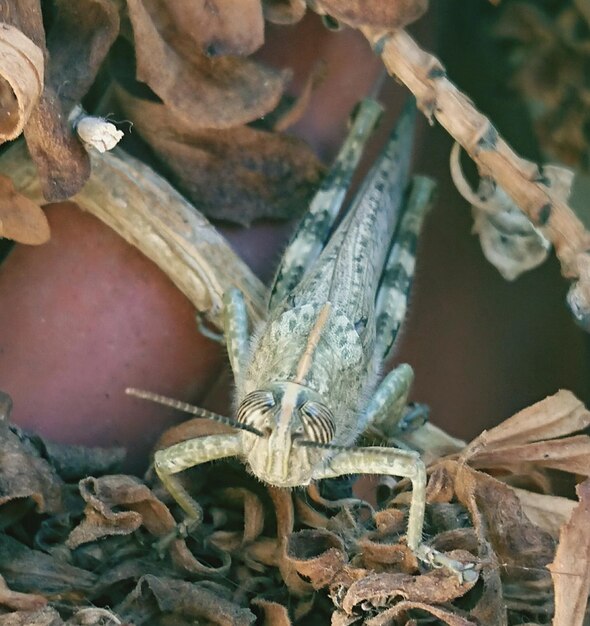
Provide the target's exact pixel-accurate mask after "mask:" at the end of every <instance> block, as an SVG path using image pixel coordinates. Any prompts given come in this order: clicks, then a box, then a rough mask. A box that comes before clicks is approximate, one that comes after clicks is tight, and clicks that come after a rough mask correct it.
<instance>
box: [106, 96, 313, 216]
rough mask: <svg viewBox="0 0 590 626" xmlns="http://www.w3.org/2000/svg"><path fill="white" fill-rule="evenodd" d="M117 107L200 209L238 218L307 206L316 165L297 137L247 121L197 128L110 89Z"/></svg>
mask: <svg viewBox="0 0 590 626" xmlns="http://www.w3.org/2000/svg"><path fill="white" fill-rule="evenodd" d="M118 95H119V99H120V101H121V103H122V104H123V106H124V110H125V114H126V115H127V116H128V117H129V118H130V119H131V120H133V122H134V124H135V128H136V129H137V131H138V132H139V133H140V134H141V135H142V137H143V138H144V139H145V140H146V141H147V142H148V143H149V144H150V145H151V147H152V148H153V149H154V151H155V152H156V154H157V155H158V156H159V157H160V158H161V159H162V161H163V162H164V163H165V164H166V165H167V167H168V168H169V169H170V170H171V171H172V173H173V174H174V178H175V179H176V181H178V184H179V185H180V187H181V188H182V189H183V190H184V192H185V193H186V194H187V195H188V197H189V198H190V199H191V200H193V202H194V203H195V205H196V206H197V208H198V209H199V210H201V211H202V212H203V213H206V214H207V215H208V216H210V217H215V218H217V219H227V220H231V221H234V222H238V223H241V224H244V225H247V224H249V223H250V222H252V221H253V220H254V219H258V218H262V217H272V218H287V217H288V218H291V217H294V216H296V215H299V214H300V213H301V211H302V210H303V209H304V208H305V207H306V206H307V203H308V200H309V198H310V195H311V193H312V192H313V190H314V189H315V187H316V186H317V184H318V183H319V178H320V172H321V166H320V164H319V162H318V160H317V158H316V157H315V156H314V155H313V153H312V152H311V150H310V149H309V148H308V147H307V146H306V145H305V144H304V143H303V142H301V141H299V140H298V139H295V138H293V137H289V136H286V135H279V134H275V133H269V132H265V131H262V130H257V129H254V128H250V127H248V126H237V127H235V128H231V129H226V130H218V129H198V128H194V127H193V126H194V125H192V126H191V125H185V124H181V123H180V120H178V119H174V118H173V117H171V114H170V111H169V110H168V109H167V108H166V107H165V106H164V105H161V104H157V103H154V102H149V101H147V100H139V99H137V98H133V97H132V96H130V95H129V94H127V93H124V92H123V91H122V90H120V89H119V90H118Z"/></svg>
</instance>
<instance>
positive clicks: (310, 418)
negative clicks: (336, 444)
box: [299, 400, 336, 443]
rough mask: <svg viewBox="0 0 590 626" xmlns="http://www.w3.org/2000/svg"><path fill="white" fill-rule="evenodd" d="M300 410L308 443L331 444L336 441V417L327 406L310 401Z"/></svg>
mask: <svg viewBox="0 0 590 626" xmlns="http://www.w3.org/2000/svg"><path fill="white" fill-rule="evenodd" d="M299 410H300V411H301V422H302V423H303V429H304V430H305V436H306V437H307V439H308V441H314V442H315V443H330V441H332V439H334V436H335V435H336V426H335V425H334V416H333V415H332V411H330V409H329V408H328V407H327V406H326V405H325V404H322V403H321V402H315V401H313V400H308V401H307V402H305V403H304V404H303V405H302V406H301V408H300V409H299Z"/></svg>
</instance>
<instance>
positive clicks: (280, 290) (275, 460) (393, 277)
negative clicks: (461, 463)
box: [133, 100, 463, 571]
mask: <svg viewBox="0 0 590 626" xmlns="http://www.w3.org/2000/svg"><path fill="white" fill-rule="evenodd" d="M379 114H380V106H379V105H378V104H377V103H376V102H375V101H373V100H366V101H363V102H362V103H361V105H360V108H359V111H358V113H357V116H356V118H355V120H354V122H353V125H352V128H351V131H350V133H349V135H348V138H347V140H346V141H345V143H344V145H343V147H342V149H341V151H340V153H339V155H338V157H337V158H336V162H335V165H334V166H333V167H332V169H331V171H330V173H329V174H328V176H327V178H326V180H325V181H324V184H323V185H322V188H321V189H320V190H319V191H318V193H317V194H316V196H315V198H314V200H313V202H312V204H311V206H310V209H309V211H308V212H307V214H306V215H305V217H304V219H303V221H302V223H301V224H300V226H299V228H298V230H297V232H296V233H295V236H294V238H293V240H292V241H291V243H290V244H289V246H288V248H287V250H286V252H285V255H284V257H283V259H282V262H281V265H280V268H279V270H278V273H277V277H276V279H275V283H274V285H273V288H272V291H271V296H270V301H269V312H268V319H267V321H266V323H265V324H264V325H263V326H262V327H261V328H259V329H257V330H256V332H254V334H253V336H252V337H251V338H250V335H249V332H248V321H247V316H246V308H245V304H244V300H243V297H242V294H241V293H240V292H239V291H238V290H236V289H234V290H231V291H229V292H228V293H227V294H226V295H225V338H226V343H227V348H228V352H229V357H230V362H231V366H232V369H233V373H234V377H235V384H236V406H237V410H236V418H235V419H229V418H222V417H221V416H215V415H212V414H210V413H208V412H206V411H203V410H201V409H197V408H196V407H191V406H190V405H186V404H184V403H179V402H176V401H171V400H168V399H165V398H162V397H161V396H155V395H154V394H149V393H144V392H137V391H133V393H135V395H141V396H142V397H146V398H151V399H154V400H156V401H160V402H163V403H166V404H169V405H172V406H175V407H177V408H179V409H182V410H186V411H188V412H191V413H193V414H196V415H200V416H202V417H213V418H214V419H218V420H220V421H223V422H225V423H229V424H231V425H232V426H235V427H236V428H237V429H238V430H237V432H236V433H235V434H226V435H211V436H208V437H203V438H200V439H194V440H190V441H185V442H182V443H179V444H176V445H174V446H172V447H170V448H168V449H166V450H160V451H158V452H156V455H155V462H154V464H155V468H156V471H157V473H158V475H159V476H160V478H161V479H162V482H163V483H164V485H165V486H166V487H167V488H168V490H169V491H170V493H171V494H172V495H173V496H174V498H175V499H176V500H177V502H178V503H179V504H180V505H181V506H182V507H183V509H184V510H185V511H186V513H187V515H188V516H189V518H192V519H197V518H198V517H199V515H200V509H199V507H198V506H196V505H195V503H194V501H193V500H192V498H191V497H190V495H189V494H188V493H187V491H186V490H185V489H184V487H183V486H182V485H181V484H180V482H179V481H178V480H177V479H176V477H175V474H177V473H178V472H181V471H182V470H185V469H187V468H189V467H193V466H195V465H197V464H200V463H205V462H207V461H212V460H214V459H220V458H224V457H230V456H236V457H239V458H241V459H243V460H244V461H245V463H246V464H247V466H248V467H249V469H250V471H251V472H252V473H253V474H255V475H256V476H257V477H258V478H260V479H261V480H263V481H265V482H267V483H269V484H271V485H276V486H278V487H296V486H299V485H307V484H309V483H310V482H311V481H314V480H320V479H323V478H331V477H336V476H341V475H343V474H361V473H363V474H390V475H393V476H403V477H407V478H409V479H410V480H411V481H412V484H413V497H412V502H411V505H410V511H409V520H408V532H407V542H408V546H409V547H410V548H411V549H412V550H413V551H414V552H415V553H416V554H417V556H419V557H420V558H422V559H424V560H428V561H430V562H432V563H435V564H443V565H449V566H451V567H453V568H454V569H455V570H457V571H461V570H462V569H463V568H462V566H461V564H458V563H456V562H455V561H452V560H451V559H447V558H446V557H445V556H444V555H442V554H439V553H437V552H435V551H433V550H431V549H430V548H428V547H427V546H425V545H424V544H422V527H423V519H424V509H425V487H426V471H425V467H424V464H423V463H422V461H421V460H420V458H419V455H418V454H417V453H416V452H413V451H408V450H399V449H395V448H386V447H361V448H359V447H355V442H356V441H357V440H358V438H359V436H360V435H362V433H363V431H364V430H365V429H366V427H367V426H368V425H371V426H372V427H375V426H377V427H380V428H383V429H384V430H385V431H387V430H388V428H389V424H391V423H395V420H396V419H399V416H400V415H401V412H402V410H403V408H404V407H405V404H406V397H407V394H408V391H409V387H410V384H411V381H412V377H413V373H412V370H411V368H410V367H409V366H408V365H401V366H399V367H398V368H397V369H395V370H393V371H392V372H391V373H390V374H388V375H387V376H386V377H385V379H384V380H383V381H382V382H381V383H380V384H379V385H377V383H378V378H379V374H380V371H381V368H382V364H383V361H384V360H385V359H386V358H387V356H388V355H389V353H390V350H391V347H392V345H393V342H394V339H395V337H396V334H397V332H398V330H399V327H400V325H401V322H402V320H403V318H404V316H405V312H406V306H407V298H408V292H409V289H410V285H411V279H412V275H413V271H414V265H415V252H416V244H417V238H418V234H419V231H420V228H421V225H422V221H423V218H424V216H425V213H426V212H427V210H428V208H429V206H430V204H431V199H432V195H433V191H434V183H433V182H432V181H431V180H429V179H426V178H415V179H414V181H413V183H412V185H411V188H410V190H409V191H408V170H409V161H410V156H411V148H412V135H413V128H414V117H415V111H414V106H408V107H407V108H406V110H405V111H404V113H403V114H402V116H401V118H400V120H399V122H398V124H397V126H396V128H395V130H394V132H393V134H392V135H391V137H390V139H389V141H388V142H387V144H386V146H385V148H384V150H383V152H382V153H381V155H380V156H379V158H378V159H377V161H376V163H375V164H374V166H373V168H372V169H371V171H370V172H369V174H368V175H367V177H366V178H365V180H364V182H363V184H362V187H361V189H360V190H359V192H358V193H357V195H356V197H355V199H354V201H353V202H352V205H351V207H350V209H349V210H348V212H347V213H346V215H345V216H344V218H343V219H342V221H341V222H340V224H339V225H338V226H337V227H336V228H335V229H334V223H335V221H336V218H337V215H338V213H339V210H340V208H341V205H342V203H343V200H344V197H345V195H346V192H347V190H348V187H349V185H350V181H351V178H352V175H353V173H354V171H355V168H356V165H357V163H358V161H359V159H360V156H361V153H362V149H363V147H364V144H365V143H366V141H367V139H368V137H369V136H370V133H371V131H372V129H373V127H374V126H375V123H376V120H377V118H378V117H379Z"/></svg>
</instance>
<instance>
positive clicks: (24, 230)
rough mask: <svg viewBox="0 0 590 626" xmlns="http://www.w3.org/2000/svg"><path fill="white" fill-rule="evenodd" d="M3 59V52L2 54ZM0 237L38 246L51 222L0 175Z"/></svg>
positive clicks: (47, 233) (46, 238) (45, 237)
mask: <svg viewBox="0 0 590 626" xmlns="http://www.w3.org/2000/svg"><path fill="white" fill-rule="evenodd" d="M0 57H1V52H0ZM0 237H6V238H8V239H14V240H15V241H18V242H20V243H25V244H30V245H37V244H42V243H45V242H46V241H48V240H49V237H50V232H49V222H48V221H47V218H46V217H45V213H44V212H43V210H42V209H41V207H40V206H39V205H38V204H35V203H34V202H32V201H31V200H29V199H28V198H26V197H25V196H23V195H21V194H20V193H18V192H17V191H16V190H15V188H14V185H13V184H12V180H11V179H10V178H8V177H7V176H2V175H1V174H0Z"/></svg>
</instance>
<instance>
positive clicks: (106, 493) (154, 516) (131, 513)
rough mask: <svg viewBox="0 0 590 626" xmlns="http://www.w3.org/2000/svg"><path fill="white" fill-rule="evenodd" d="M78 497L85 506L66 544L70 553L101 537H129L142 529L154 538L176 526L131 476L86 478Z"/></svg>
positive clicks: (168, 514) (82, 481)
mask: <svg viewBox="0 0 590 626" xmlns="http://www.w3.org/2000/svg"><path fill="white" fill-rule="evenodd" d="M80 493H81V494H82V497H83V498H84V500H85V501H86V502H87V506H86V510H85V518H84V520H83V521H82V522H81V523H80V524H79V525H78V526H77V527H76V528H74V530H73V531H72V532H71V533H70V536H69V537H68V540H67V542H66V545H67V546H68V547H69V548H71V549H73V548H76V547H78V546H79V545H82V544H83V543H88V542H90V541H96V540H97V539H100V538H101V537H106V536H110V535H128V534H130V533H132V532H134V531H136V530H137V529H138V528H139V527H140V526H141V525H144V526H145V527H146V529H147V530H148V531H149V532H150V533H151V534H153V535H156V536H162V535H164V534H166V533H167V532H171V531H172V530H173V529H174V528H175V526H176V522H175V521H174V518H173V517H172V514H171V513H170V511H169V510H168V508H167V507H166V505H165V504H163V503H162V502H160V501H159V500H158V499H157V498H156V497H155V496H154V494H153V493H152V491H151V489H149V487H146V485H144V484H143V483H142V482H141V481H140V480H139V479H138V478H135V477H133V476H125V475H123V474H119V475H111V476H103V477H101V478H92V477H89V478H85V479H84V480H81V481H80ZM121 508H123V509H124V510H120V509H121ZM125 509H126V510H125Z"/></svg>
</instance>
